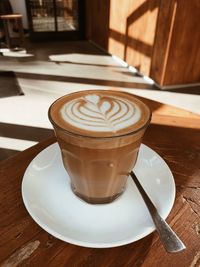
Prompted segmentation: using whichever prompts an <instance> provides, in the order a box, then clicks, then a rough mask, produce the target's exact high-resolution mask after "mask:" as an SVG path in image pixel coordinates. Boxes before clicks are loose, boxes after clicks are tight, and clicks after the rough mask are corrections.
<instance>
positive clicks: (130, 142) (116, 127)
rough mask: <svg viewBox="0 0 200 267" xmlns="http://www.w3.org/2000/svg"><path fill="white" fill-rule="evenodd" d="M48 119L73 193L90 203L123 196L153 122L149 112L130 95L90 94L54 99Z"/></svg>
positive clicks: (100, 91)
mask: <svg viewBox="0 0 200 267" xmlns="http://www.w3.org/2000/svg"><path fill="white" fill-rule="evenodd" d="M49 119H50V121H51V123H52V125H53V127H54V131H55V135H56V138H57V141H58V144H59V147H60V150H61V154H62V160H63V165H64V167H65V169H66V171H67V173H68V175H69V177H70V181H71V188H72V190H73V192H74V194H76V195H77V196H78V197H79V198H81V199H82V200H84V201H86V202H88V203H91V204H104V203H110V202H112V201H113V200H115V199H116V198H117V197H119V196H120V195H121V194H122V193H123V192H124V190H125V187H126V182H127V178H128V176H129V173H130V171H131V170H132V169H133V167H134V166H135V163H136V160H137V155H138V151H139V147H140V145H141V142H142V137H143V135H144V133H145V130H146V128H147V127H148V125H149V123H150V120H151V112H150V110H149V108H148V107H147V106H146V105H145V104H144V103H143V102H142V101H140V100H139V99H137V98H135V97H134V96H133V95H131V94H128V93H124V92H119V91H115V90H89V91H80V92H76V93H72V94H68V95H65V96H63V97H61V98H59V99H58V100H56V101H55V102H54V103H53V104H52V105H51V107H50V108H49Z"/></svg>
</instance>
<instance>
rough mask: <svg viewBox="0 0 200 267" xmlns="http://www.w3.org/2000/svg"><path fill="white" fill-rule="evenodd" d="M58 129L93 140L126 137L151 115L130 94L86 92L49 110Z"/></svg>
mask: <svg viewBox="0 0 200 267" xmlns="http://www.w3.org/2000/svg"><path fill="white" fill-rule="evenodd" d="M50 115H51V117H52V119H53V120H54V122H55V123H56V124H57V126H59V127H61V128H63V129H65V130H67V131H69V132H72V133H75V134H81V135H86V136H94V137H110V136H119V135H123V134H128V133H131V132H133V131H137V130H138V129H140V128H141V127H143V126H144V125H145V124H146V123H147V121H148V120H149V119H150V111H149V110H148V108H147V107H146V105H144V104H143V103H142V102H141V101H139V100H138V99H137V98H135V97H133V96H132V95H131V94H127V93H123V92H118V91H113V90H110V91H104V90H89V91H82V92H77V93H73V94H69V95H66V96H64V97H62V98H60V99H58V100H57V101H56V102H54V104H53V105H52V106H51V108H50Z"/></svg>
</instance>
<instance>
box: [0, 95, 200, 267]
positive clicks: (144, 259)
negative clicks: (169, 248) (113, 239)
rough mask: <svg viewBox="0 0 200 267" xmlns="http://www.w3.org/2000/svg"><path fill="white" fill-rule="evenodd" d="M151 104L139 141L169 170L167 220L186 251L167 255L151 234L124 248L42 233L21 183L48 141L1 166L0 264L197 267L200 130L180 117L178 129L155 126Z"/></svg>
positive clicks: (199, 260)
mask: <svg viewBox="0 0 200 267" xmlns="http://www.w3.org/2000/svg"><path fill="white" fill-rule="evenodd" d="M147 101H148V100H147ZM153 103H154V105H153ZM149 104H150V103H149ZM151 106H152V109H153V110H154V111H153V121H152V124H151V125H150V127H149V128H148V130H147V132H146V134H145V138H144V140H143V142H144V143H145V144H146V145H148V146H149V147H151V148H152V149H154V150H155V151H156V152H158V153H159V154H160V155H161V156H162V157H163V158H164V160H165V161H166V162H167V164H168V165H169V167H170V169H171V170H172V172H173V175H174V179H175V183H176V190H177V194H176V200H175V204H174V206H173V209H172V211H171V213H170V215H169V216H168V218H167V221H168V223H169V224H170V225H171V227H172V228H173V229H174V230H175V231H176V232H177V234H178V235H179V236H180V238H181V239H182V240H183V241H184V243H185V244H186V246H187V249H186V250H185V251H184V252H181V253H178V254H167V253H166V252H165V250H164V248H163V247H162V245H161V242H160V240H159V238H158V235H157V233H156V232H154V233H152V234H151V235H149V236H147V237H145V238H143V239H141V240H139V241H137V242H135V243H132V244H129V245H125V246H121V247H116V248H109V249H93V248H84V247H79V246H75V245H71V244H68V243H65V242H63V241H60V240H58V239H56V238H54V237H53V236H51V235H50V234H48V233H47V232H45V231H44V230H42V229H41V228H40V227H39V226H38V225H37V224H36V223H35V222H34V221H33V220H32V219H31V217H30V216H29V214H28V212H27V211H26V209H25V207H24V205H23V202H22V197H21V182H22V177H23V174H24V172H25V170H26V168H27V166H28V164H29V163H30V161H31V160H32V159H33V158H34V157H35V156H36V154H37V153H39V151H41V150H42V149H43V148H45V147H46V146H48V145H49V144H51V143H53V142H55V138H52V139H49V140H46V141H45V142H42V143H39V144H38V145H36V146H34V147H32V148H30V149H28V150H26V151H24V152H22V153H19V154H17V155H16V156H14V157H12V158H10V159H8V160H6V161H3V162H2V163H1V164H0V188H1V193H0V236H1V238H0V266H3V267H8V266H11V267H13V266H31V267H32V266H39V267H40V266H41V267H45V266H48V267H50V266H52V267H55V266H59V267H62V266H63V267H64V266H65V267H68V266H69V267H71V266H72V267H73V266H76V267H124V266H125V267H133V266H134V267H139V266H142V267H165V266H166V267H198V266H200V169H199V166H200V132H199V129H198V128H193V127H192V126H191V125H190V128H189V127H187V125H186V124H187V123H188V122H187V121H186V122H183V121H184V116H183V117H182V123H183V124H182V125H181V123H179V125H178V126H176V125H168V121H167V123H166V124H165V125H164V123H163V121H162V123H161V124H159V121H158V118H157V115H156V114H158V108H157V109H156V107H155V106H156V103H155V102H152V101H151ZM165 109H167V110H168V114H169V115H168V117H169V121H170V114H174V111H173V110H174V109H173V108H170V107H169V106H168V107H165ZM156 112H157V113H156ZM159 116H161V115H159ZM165 116H167V114H165ZM188 116H189V114H188ZM194 117H195V116H194ZM197 118H198V117H196V119H197ZM154 120H156V123H154ZM191 120H192V119H191Z"/></svg>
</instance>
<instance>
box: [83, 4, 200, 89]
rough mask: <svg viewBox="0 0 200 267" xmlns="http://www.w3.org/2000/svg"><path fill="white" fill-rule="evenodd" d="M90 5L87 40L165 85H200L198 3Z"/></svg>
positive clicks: (87, 14)
mask: <svg viewBox="0 0 200 267" xmlns="http://www.w3.org/2000/svg"><path fill="white" fill-rule="evenodd" d="M86 3H87V5H86V17H87V21H88V23H87V26H86V27H87V29H89V30H87V33H88V34H87V37H88V38H89V39H91V40H92V41H94V42H95V43H97V44H98V45H99V46H101V47H103V48H104V49H105V50H106V51H108V52H109V53H111V54H114V55H116V56H118V57H120V58H121V59H123V60H125V61H126V62H127V63H128V64H129V65H130V66H134V67H136V68H137V69H138V70H139V71H140V72H141V73H143V74H144V75H147V76H150V77H151V78H152V79H153V80H155V82H156V83H157V84H159V85H161V86H168V85H178V84H189V83H199V82H200V70H199V60H200V49H199V43H200V34H199V31H200V23H199V17H200V1H199V0H191V1H190V3H188V1H182V0H168V1H165V0H148V1H145V0H126V1H121V0H109V1H108V0H106V1H105V0H104V1H101V0H86ZM188 90H189V88H188Z"/></svg>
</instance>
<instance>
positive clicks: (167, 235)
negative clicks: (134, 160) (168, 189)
mask: <svg viewBox="0 0 200 267" xmlns="http://www.w3.org/2000/svg"><path fill="white" fill-rule="evenodd" d="M130 175H131V177H132V179H133V181H134V182H135V184H136V186H137V188H138V190H139V192H140V194H141V196H142V198H143V200H144V202H145V204H146V206H147V208H148V210H149V213H150V214H151V217H152V219H153V222H154V224H155V226H156V230H157V232H158V234H159V236H160V239H161V242H162V244H163V246H164V247H165V249H166V251H167V252H172V253H173V252H179V251H182V250H184V249H185V248H186V247H185V245H184V244H183V242H182V241H181V240H180V238H179V237H178V236H177V235H176V233H175V232H174V231H173V230H172V229H171V227H170V226H169V225H168V224H167V223H166V221H165V220H163V219H162V217H161V216H160V215H159V213H158V211H157V209H156V207H155V206H154V204H153V202H152V201H151V199H150V198H149V196H148V195H147V193H146V192H145V190H144V188H143V187H142V185H141V184H140V182H139V180H138V178H137V177H136V176H135V174H134V173H133V171H131V173H130Z"/></svg>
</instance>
